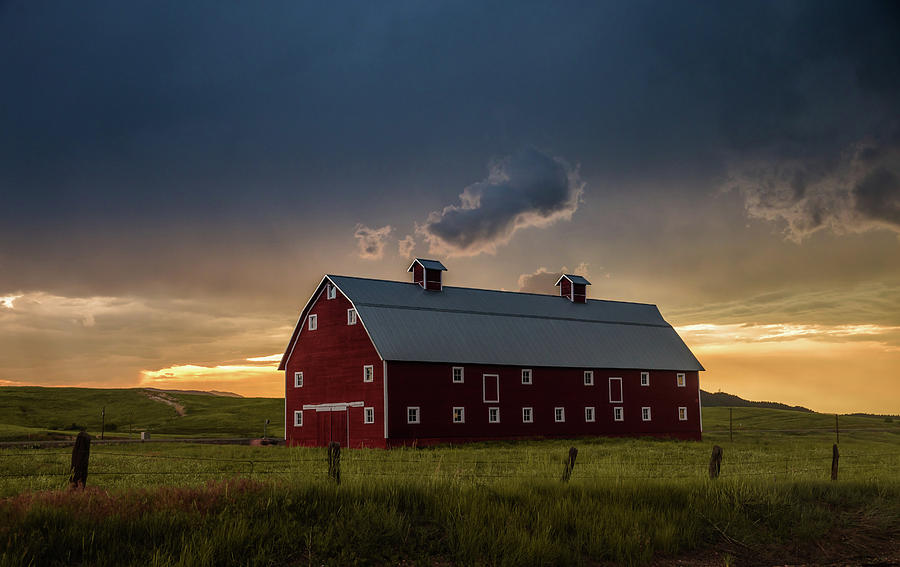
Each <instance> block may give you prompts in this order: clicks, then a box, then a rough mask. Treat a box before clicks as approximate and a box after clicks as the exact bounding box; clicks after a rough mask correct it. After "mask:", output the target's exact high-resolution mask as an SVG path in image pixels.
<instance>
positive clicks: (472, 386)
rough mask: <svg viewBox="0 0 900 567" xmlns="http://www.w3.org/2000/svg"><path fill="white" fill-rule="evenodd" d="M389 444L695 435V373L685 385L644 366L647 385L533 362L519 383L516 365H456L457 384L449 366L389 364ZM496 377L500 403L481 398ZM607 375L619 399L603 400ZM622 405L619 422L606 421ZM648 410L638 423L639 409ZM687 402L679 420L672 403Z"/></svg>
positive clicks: (635, 376)
mask: <svg viewBox="0 0 900 567" xmlns="http://www.w3.org/2000/svg"><path fill="white" fill-rule="evenodd" d="M387 366H388V370H387V374H388V405H389V406H390V408H389V415H388V435H389V444H392V445H402V444H409V443H412V442H413V441H415V442H416V443H419V444H428V443H439V442H463V441H467V440H468V441H471V440H477V439H509V438H515V437H544V436H546V437H572V436H582V435H630V436H640V435H652V436H666V437H677V438H683V439H700V436H701V433H700V411H699V409H700V401H699V398H698V396H699V388H698V385H699V377H698V373H697V372H696V371H694V372H685V382H686V383H685V386H684V387H678V386H677V384H676V372H675V371H650V385H649V386H641V385H640V373H641V370H604V369H600V368H593V369H591V368H583V369H582V368H577V369H565V368H540V367H533V368H532V369H531V370H532V384H531V385H523V384H522V374H521V371H522V368H523V367H520V366H493V365H474V364H471V365H461V366H463V367H464V369H465V371H464V382H463V383H462V384H455V383H453V378H452V367H453V366H454V365H453V364H434V363H410V362H388V365H387ZM584 370H593V372H594V385H593V386H585V385H584ZM483 374H498V375H499V376H500V401H499V403H485V402H483V401H482V375H483ZM610 377H621V378H622V390H623V398H622V400H623V401H622V403H621V404H616V403H610V401H609V381H608V379H609V378H610ZM408 406H418V407H420V423H419V424H409V423H407V419H406V409H407V407H408ZM560 406H561V407H565V408H566V421H565V422H564V423H557V422H555V421H554V408H556V407H560ZM585 406H593V407H594V408H595V421H594V422H592V423H590V422H585V418H584V417H585V416H584V408H585ZM614 406H621V407H623V411H624V420H623V421H614V420H613V407H614ZM644 406H649V407H650V408H651V421H642V419H641V407H644ZM679 406H683V407H687V411H688V419H687V421H679V419H678V407H679ZM454 407H464V408H465V409H466V416H465V420H466V421H465V423H461V424H460V423H453V421H452V408H454ZM490 407H499V408H500V423H489V422H488V408H490ZM523 407H532V408H534V409H533V412H534V422H533V423H522V408H523Z"/></svg>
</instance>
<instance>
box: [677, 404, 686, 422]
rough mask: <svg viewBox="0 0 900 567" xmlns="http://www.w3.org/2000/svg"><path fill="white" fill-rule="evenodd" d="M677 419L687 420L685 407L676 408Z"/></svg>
mask: <svg viewBox="0 0 900 567" xmlns="http://www.w3.org/2000/svg"><path fill="white" fill-rule="evenodd" d="M678 421H687V408H686V407H680V408H678Z"/></svg>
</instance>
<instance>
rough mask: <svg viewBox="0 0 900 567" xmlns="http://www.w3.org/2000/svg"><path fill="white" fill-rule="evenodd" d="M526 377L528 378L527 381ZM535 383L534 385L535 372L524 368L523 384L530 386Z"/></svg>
mask: <svg viewBox="0 0 900 567" xmlns="http://www.w3.org/2000/svg"><path fill="white" fill-rule="evenodd" d="M526 376H527V377H528V379H527V380H526V379H525V377H526ZM533 383H534V372H532V371H531V369H530V368H523V369H522V384H525V385H527V386H530V385H531V384H533Z"/></svg>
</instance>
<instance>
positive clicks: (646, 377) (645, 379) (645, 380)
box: [641, 371, 650, 386]
mask: <svg viewBox="0 0 900 567" xmlns="http://www.w3.org/2000/svg"><path fill="white" fill-rule="evenodd" d="M649 385H650V373H649V372H646V371H645V372H641V386H649Z"/></svg>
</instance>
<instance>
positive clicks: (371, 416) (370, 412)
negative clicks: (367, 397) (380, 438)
mask: <svg viewBox="0 0 900 567" xmlns="http://www.w3.org/2000/svg"><path fill="white" fill-rule="evenodd" d="M363 423H375V408H363Z"/></svg>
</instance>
